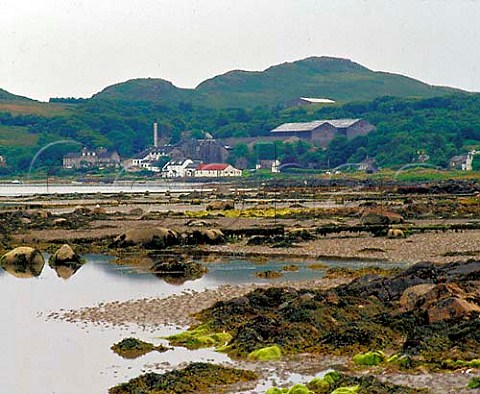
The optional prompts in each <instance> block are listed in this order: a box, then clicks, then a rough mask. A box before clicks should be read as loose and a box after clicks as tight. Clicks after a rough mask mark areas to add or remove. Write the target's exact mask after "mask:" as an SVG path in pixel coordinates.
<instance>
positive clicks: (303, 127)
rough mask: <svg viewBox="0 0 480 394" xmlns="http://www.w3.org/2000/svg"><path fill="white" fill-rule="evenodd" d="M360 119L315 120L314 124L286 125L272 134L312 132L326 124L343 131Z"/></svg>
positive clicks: (274, 130) (279, 127)
mask: <svg viewBox="0 0 480 394" xmlns="http://www.w3.org/2000/svg"><path fill="white" fill-rule="evenodd" d="M359 120H360V119H333V120H314V121H313V122H306V123H284V124H282V125H280V126H278V127H277V128H275V129H273V130H272V133H282V132H288V131H298V132H302V131H312V130H315V129H316V128H317V127H320V126H322V125H323V124H325V123H328V124H330V125H332V126H333V127H336V128H337V129H343V128H345V127H350V126H351V125H353V124H355V123H357V122H358V121H359Z"/></svg>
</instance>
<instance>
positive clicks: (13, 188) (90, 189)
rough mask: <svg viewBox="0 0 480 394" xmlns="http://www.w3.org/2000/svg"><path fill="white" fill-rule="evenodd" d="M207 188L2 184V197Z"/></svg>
mask: <svg viewBox="0 0 480 394" xmlns="http://www.w3.org/2000/svg"><path fill="white" fill-rule="evenodd" d="M204 188H205V186H204V185H203V184H202V183H182V182H171V181H167V180H164V181H158V182H149V183H139V182H118V183H115V184H48V185H47V183H37V184H34V183H25V184H8V183H1V184H0V196H30V195H34V194H72V193H79V194H95V193H120V192H123V193H145V192H147V191H148V192H153V193H165V192H166V191H170V190H174V191H175V192H178V193H180V192H191V191H193V190H202V189H204Z"/></svg>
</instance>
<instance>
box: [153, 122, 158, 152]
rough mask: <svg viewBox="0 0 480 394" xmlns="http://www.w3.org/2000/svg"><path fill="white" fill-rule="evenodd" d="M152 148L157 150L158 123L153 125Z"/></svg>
mask: <svg viewBox="0 0 480 394" xmlns="http://www.w3.org/2000/svg"><path fill="white" fill-rule="evenodd" d="M153 147H154V148H158V123H157V122H155V123H154V124H153Z"/></svg>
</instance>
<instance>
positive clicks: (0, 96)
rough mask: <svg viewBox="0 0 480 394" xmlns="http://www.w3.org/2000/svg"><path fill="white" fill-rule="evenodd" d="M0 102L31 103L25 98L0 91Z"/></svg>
mask: <svg viewBox="0 0 480 394" xmlns="http://www.w3.org/2000/svg"><path fill="white" fill-rule="evenodd" d="M0 101H33V100H31V99H29V98H27V97H23V96H17V95H16V94H13V93H10V92H7V91H6V90H3V89H0Z"/></svg>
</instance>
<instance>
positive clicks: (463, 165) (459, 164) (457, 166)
mask: <svg viewBox="0 0 480 394" xmlns="http://www.w3.org/2000/svg"><path fill="white" fill-rule="evenodd" d="M475 154H476V152H475V151H474V150H473V151H470V152H468V153H467V154H466V155H459V156H453V157H452V158H451V159H450V162H449V165H448V167H449V168H450V169H451V170H461V171H472V169H473V166H472V164H473V156H475Z"/></svg>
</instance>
